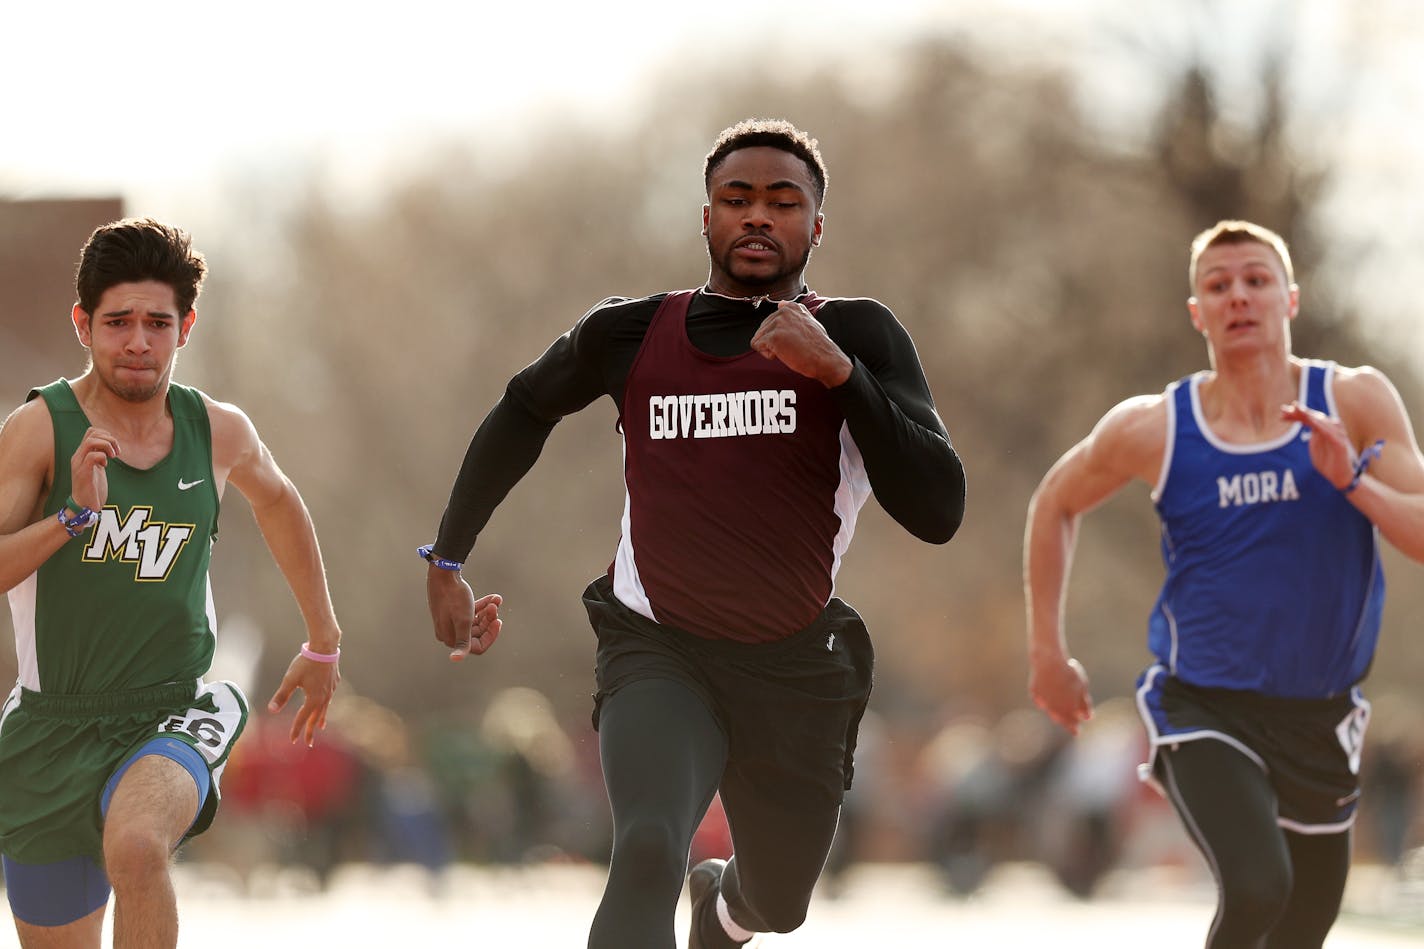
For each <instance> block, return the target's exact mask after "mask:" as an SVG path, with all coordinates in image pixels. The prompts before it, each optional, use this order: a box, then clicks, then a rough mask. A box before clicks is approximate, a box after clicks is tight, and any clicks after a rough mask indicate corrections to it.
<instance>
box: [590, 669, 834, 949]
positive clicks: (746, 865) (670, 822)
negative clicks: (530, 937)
mask: <svg viewBox="0 0 1424 949" xmlns="http://www.w3.org/2000/svg"><path fill="white" fill-rule="evenodd" d="M598 735H599V750H600V754H601V757H602V761H603V775H604V781H605V784H606V785H607V788H608V800H609V804H610V806H611V808H612V811H613V858H612V861H611V863H610V866H609V869H608V884H607V886H606V888H605V889H604V892H603V901H602V902H601V903H600V904H599V907H598V912H597V913H596V914H595V915H594V919H593V927H592V929H591V930H590V932H589V938H588V945H589V949H673V947H674V946H675V945H676V944H677V940H676V936H675V934H674V927H673V916H674V913H675V911H676V909H677V901H678V896H679V895H680V894H681V892H682V885H683V878H684V876H685V875H686V873H687V854H688V848H689V847H690V846H691V843H692V834H693V831H694V830H696V828H697V824H698V822H699V821H700V820H701V819H702V815H703V814H704V813H705V812H706V810H707V806H708V805H709V804H710V803H711V801H712V796H713V794H714V793H716V791H717V787H718V783H719V782H721V781H722V778H723V770H724V769H725V767H726V762H727V743H726V739H725V737H724V736H723V734H722V730H721V728H720V727H719V726H718V724H717V721H716V719H715V718H714V717H713V716H712V713H711V712H710V711H708V709H707V706H706V705H705V704H703V702H702V700H701V699H699V698H698V697H697V695H696V694H695V693H694V692H692V691H691V690H690V689H688V688H687V687H686V686H684V685H682V684H680V683H678V682H675V681H673V680H670V679H646V680H642V681H638V682H634V683H632V684H630V685H627V686H624V687H623V688H621V689H619V690H618V691H617V692H615V693H613V694H612V695H610V696H608V697H606V698H605V699H604V700H603V704H602V707H601V709H600V712H599V725H598ZM722 803H723V806H724V807H725V808H726V811H727V818H728V821H729V822H730V824H731V827H732V833H733V837H734V839H735V840H736V845H737V856H736V857H735V858H734V859H733V861H732V862H731V863H730V864H729V866H728V869H727V871H726V873H725V874H724V875H723V892H724V894H725V895H726V896H727V901H728V904H729V905H730V908H731V912H732V915H733V918H735V919H736V920H737V921H738V922H740V923H741V924H742V925H743V926H744V927H746V928H747V929H751V930H754V931H772V930H775V931H783V932H784V931H789V930H790V929H794V928H795V927H796V926H798V925H800V923H801V921H802V919H804V918H805V913H806V906H807V904H808V903H809V901H810V898H811V891H812V889H813V888H814V886H815V883H816V878H817V876H818V875H819V874H820V870H821V866H822V864H823V863H824V862H825V858H826V854H827V853H828V852H829V850H830V844H831V839H832V837H833V836H834V835H835V826H836V817H837V813H838V808H835V807H799V808H796V809H795V810H794V811H793V812H791V813H788V811H787V808H785V807H776V806H774V805H770V804H768V803H767V802H766V801H765V800H764V797H763V795H761V794H758V793H755V791H754V789H750V788H745V787H743V786H742V785H741V784H740V783H739V782H737V781H736V780H735V779H734V778H730V777H729V779H728V781H727V783H726V784H725V785H724V786H723V788H722ZM709 925H710V926H712V927H715V926H716V923H715V920H713V921H711V922H710V923H709ZM722 939H725V936H721V935H719V933H718V932H713V931H711V930H709V931H708V938H707V941H708V943H709V944H710V945H717V944H719V943H720V942H721V940H722Z"/></svg>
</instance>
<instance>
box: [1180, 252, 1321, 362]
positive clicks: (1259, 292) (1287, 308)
mask: <svg viewBox="0 0 1424 949" xmlns="http://www.w3.org/2000/svg"><path fill="white" fill-rule="evenodd" d="M1193 289H1195V291H1196V294H1195V295H1194V296H1193V297H1192V298H1191V299H1190V300H1188V301H1187V307H1188V309H1189V310H1190V311H1191V314H1192V325H1193V326H1195V327H1196V328H1197V329H1198V330H1199V331H1200V332H1201V333H1202V334H1203V335H1204V336H1206V339H1207V343H1208V344H1209V345H1210V346H1211V348H1212V351H1213V352H1215V353H1218V354H1224V353H1227V352H1231V351H1236V350H1241V349H1247V348H1263V347H1264V348H1279V347H1280V346H1281V344H1282V343H1283V342H1285V343H1287V346H1288V341H1289V335H1288V329H1287V324H1288V322H1289V321H1290V320H1292V319H1294V318H1295V314H1296V307H1297V304H1298V302H1299V300H1298V291H1297V290H1296V288H1295V287H1294V286H1292V285H1291V284H1289V283H1287V282H1286V273H1285V265H1284V264H1282V263H1281V259H1280V258H1279V257H1277V256H1276V252H1275V251H1274V250H1272V249H1271V248H1270V247H1269V246H1267V245H1266V244H1260V243H1257V242H1255V241H1248V242H1245V243H1240V244H1216V245H1214V246H1212V247H1208V248H1207V249H1206V250H1204V251H1202V253H1201V256H1200V257H1199V258H1197V285H1196V287H1194V288H1193Z"/></svg>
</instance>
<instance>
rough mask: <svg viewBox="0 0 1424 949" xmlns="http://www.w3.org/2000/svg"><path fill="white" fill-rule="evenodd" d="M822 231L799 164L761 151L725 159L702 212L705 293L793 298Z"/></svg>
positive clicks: (811, 186)
mask: <svg viewBox="0 0 1424 949" xmlns="http://www.w3.org/2000/svg"><path fill="white" fill-rule="evenodd" d="M823 223H824V218H823V216H822V215H821V214H820V212H819V211H818V210H817V206H816V187H815V182H814V180H813V179H812V177H811V171H810V169H808V168H807V167H806V163H805V162H803V161H802V160H801V159H800V158H797V157H796V156H795V155H793V154H791V153H790V152H787V151H783V150H782V149H779V148H771V147H766V146H758V147H756V148H742V149H738V150H737V151H734V152H732V153H731V154H729V155H728V156H727V157H726V158H724V159H723V160H722V163H721V164H720V165H718V166H717V168H716V169H714V170H713V172H712V178H711V181H710V183H709V185H708V189H707V204H706V205H704V206H703V208H702V233H703V234H705V235H706V237H707V257H708V260H709V261H710V262H711V274H710V276H709V278H708V284H709V286H710V287H711V289H712V290H714V291H716V292H718V293H725V294H727V295H729V296H747V297H750V296H761V295H763V294H768V295H771V296H774V297H785V296H789V295H791V294H794V293H795V292H796V291H797V290H799V289H800V288H801V283H802V280H803V277H802V274H803V272H804V271H805V269H806V263H807V261H809V260H810V259H811V248H812V247H814V246H816V245H817V244H819V243H820V242H821V227H822V224H823Z"/></svg>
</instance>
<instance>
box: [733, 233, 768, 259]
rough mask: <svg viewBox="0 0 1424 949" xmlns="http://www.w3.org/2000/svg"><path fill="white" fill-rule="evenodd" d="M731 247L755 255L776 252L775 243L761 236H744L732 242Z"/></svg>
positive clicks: (759, 255)
mask: <svg viewBox="0 0 1424 949" xmlns="http://www.w3.org/2000/svg"><path fill="white" fill-rule="evenodd" d="M732 249H733V250H735V251H738V252H740V253H743V254H749V255H751V256H755V257H761V256H765V255H769V254H775V253H776V245H775V244H773V243H772V242H771V241H769V240H767V239H766V238H763V237H745V238H743V239H742V240H739V241H737V243H735V244H733V245H732Z"/></svg>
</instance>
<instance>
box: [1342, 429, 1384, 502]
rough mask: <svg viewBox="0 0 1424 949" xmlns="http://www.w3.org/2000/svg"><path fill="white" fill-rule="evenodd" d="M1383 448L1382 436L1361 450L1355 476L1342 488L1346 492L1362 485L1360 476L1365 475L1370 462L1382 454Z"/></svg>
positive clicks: (1356, 463)
mask: <svg viewBox="0 0 1424 949" xmlns="http://www.w3.org/2000/svg"><path fill="white" fill-rule="evenodd" d="M1383 450H1384V439H1383V438H1381V439H1380V440H1379V441H1377V442H1375V443H1374V444H1373V445H1371V446H1370V447H1369V448H1366V449H1365V450H1364V451H1362V452H1360V458H1359V460H1358V461H1356V462H1355V477H1354V478H1352V479H1350V483H1349V484H1347V485H1345V487H1344V488H1342V489H1341V490H1342V491H1344V492H1345V493H1346V494H1349V493H1350V492H1351V491H1353V490H1355V489H1356V488H1358V487H1359V486H1360V478H1361V477H1362V476H1363V475H1364V473H1365V469H1366V468H1368V467H1369V466H1370V462H1372V461H1374V460H1375V459H1376V458H1378V457H1379V456H1380V452H1381V451H1383Z"/></svg>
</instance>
